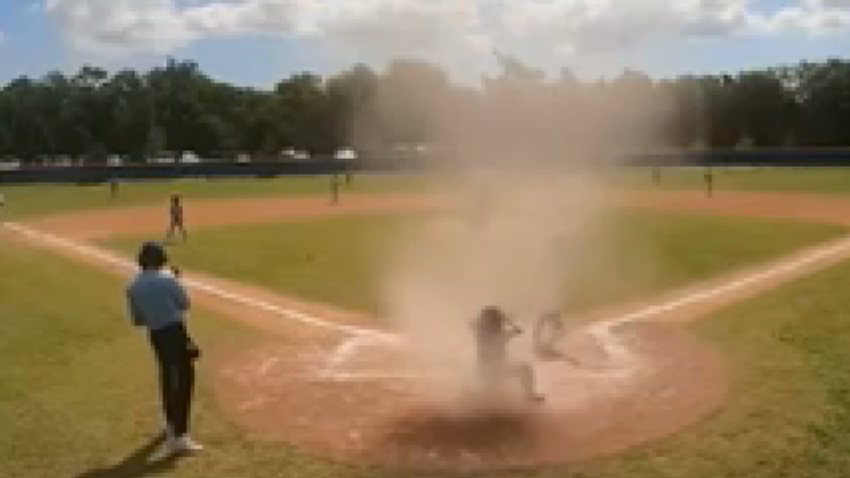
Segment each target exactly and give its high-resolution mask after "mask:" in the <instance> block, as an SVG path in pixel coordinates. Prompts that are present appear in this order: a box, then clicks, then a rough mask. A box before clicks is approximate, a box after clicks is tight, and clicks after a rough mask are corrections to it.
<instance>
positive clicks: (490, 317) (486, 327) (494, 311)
mask: <svg viewBox="0 0 850 478" xmlns="http://www.w3.org/2000/svg"><path fill="white" fill-rule="evenodd" d="M505 319H506V318H505V313H504V312H502V309H500V308H498V307H496V306H487V307H485V308H484V309H483V310H482V311H481V316H480V322H479V327H480V331H481V332H482V333H484V334H495V333H498V332H499V331H501V330H502V329H503V328H504V327H505Z"/></svg>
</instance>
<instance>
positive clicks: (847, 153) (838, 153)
mask: <svg viewBox="0 0 850 478" xmlns="http://www.w3.org/2000/svg"><path fill="white" fill-rule="evenodd" d="M426 162H427V160H423V159H422V158H420V159H418V160H410V159H407V160H400V159H390V158H383V159H382V160H374V159H373V160H369V161H363V162H359V163H358V164H357V165H356V166H355V165H353V164H349V163H347V162H345V161H338V160H310V161H289V162H280V161H259V162H256V161H255V162H251V163H225V162H207V163H200V164H147V165H127V166H69V167H56V166H42V167H38V166H25V167H22V168H20V169H15V170H9V171H0V184H4V183H5V184H26V183H70V184H98V183H105V182H109V181H114V180H117V181H128V180H131V181H132V180H135V181H145V180H166V179H180V178H228V177H231V178H240V177H241V178H245V177H257V178H272V177H277V176H318V175H329V174H340V173H343V172H346V171H353V170H355V169H356V170H358V171H363V172H391V171H405V172H414V171H417V170H422V167H423V165H424V163H426ZM630 164H631V165H635V166H657V167H667V166H717V167H735V166H753V167H850V149H848V150H809V151H792V150H776V151H768V150H758V151H710V152H688V153H658V154H641V155H635V156H634V157H633V158H632V161H630Z"/></svg>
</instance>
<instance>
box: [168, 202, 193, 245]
mask: <svg viewBox="0 0 850 478" xmlns="http://www.w3.org/2000/svg"><path fill="white" fill-rule="evenodd" d="M169 218H170V222H169V226H168V232H167V233H166V235H165V238H166V240H168V241H170V240H172V239H173V238H174V234H175V232H177V231H178V230H179V231H180V235H181V236H182V237H183V242H186V239H187V237H188V234H187V233H186V225H185V222H184V220H185V217H184V215H183V201H182V198H181V197H180V195H179V194H172V195H171V207H170V208H169Z"/></svg>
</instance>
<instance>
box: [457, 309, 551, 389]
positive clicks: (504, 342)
mask: <svg viewBox="0 0 850 478" xmlns="http://www.w3.org/2000/svg"><path fill="white" fill-rule="evenodd" d="M473 325H474V330H475V338H476V344H477V348H478V375H479V379H480V381H481V383H482V384H483V385H484V387H485V389H487V390H494V389H499V388H500V387H501V385H502V384H503V383H504V382H505V380H508V379H510V380H517V381H518V382H519V385H520V386H521V387H522V391H523V393H524V394H525V396H526V398H528V399H529V400H530V401H534V402H542V401H543V400H544V397H543V395H541V394H540V393H538V392H537V390H536V387H535V380H534V371H533V370H532V369H531V366H530V365H528V364H524V363H516V362H510V361H508V343H509V342H510V341H511V339H513V338H515V337H517V336H518V335H520V334H522V330H521V329H520V328H519V327H517V326H516V325H515V324H513V323H511V321H510V319H508V317H507V315H505V313H504V311H502V310H501V309H499V308H498V307H486V308H485V309H484V310H483V311H482V312H481V314H480V315H479V316H478V317H477V319H476V321H475V323H474V324H473Z"/></svg>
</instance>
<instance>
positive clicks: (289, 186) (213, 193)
mask: <svg viewBox="0 0 850 478" xmlns="http://www.w3.org/2000/svg"><path fill="white" fill-rule="evenodd" d="M703 171H704V170H703V169H700V168H670V169H665V170H664V173H663V175H662V182H661V186H660V187H661V188H662V189H665V190H688V189H701V188H703V177H702V174H703ZM716 172H717V176H716V187H717V189H718V190H720V191H723V190H744V191H747V190H749V191H780V192H781V191H795V192H814V193H826V194H846V193H850V168H789V169H780V168H749V169H742V168H736V169H723V168H721V169H717V170H716ZM0 174H2V173H0ZM651 178H652V176H651V170H649V169H628V170H625V171H617V172H616V173H615V174H613V175H612V176H611V181H612V183H613V184H615V185H616V186H617V187H623V188H637V189H647V188H649V189H652V188H656V187H657V186H656V185H654V184H653V183H652V179H651ZM436 181H437V177H436V176H428V175H423V176H414V175H362V176H356V179H355V185H354V189H353V191H354V192H363V193H368V192H391V191H416V190H421V189H423V188H426V187H428V186H430V185H433V184H434V183H435V182H436ZM328 186H329V182H328V178H326V177H322V176H305V177H282V178H276V179H256V178H250V179H222V180H217V181H206V180H180V181H177V180H175V181H160V182H132V183H125V184H122V185H121V188H120V189H121V193H120V196H119V198H118V199H117V200H115V201H113V200H111V199H110V195H109V186H108V185H105V184H104V185H90V186H75V185H31V186H4V185H0V193H3V194H4V196H5V197H6V202H7V207H6V212H5V213H6V216H7V217H8V218H11V219H23V218H27V217H33V216H38V215H44V214H50V213H56V212H62V211H70V210H80V209H93V208H112V207H122V206H130V205H141V204H156V203H164V202H165V201H167V199H168V196H169V195H170V194H172V193H175V192H177V193H181V194H183V195H184V196H186V198H187V199H189V200H191V199H199V198H238V197H264V196H287V195H298V194H322V193H326V192H327V191H328ZM343 194H345V190H343Z"/></svg>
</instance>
